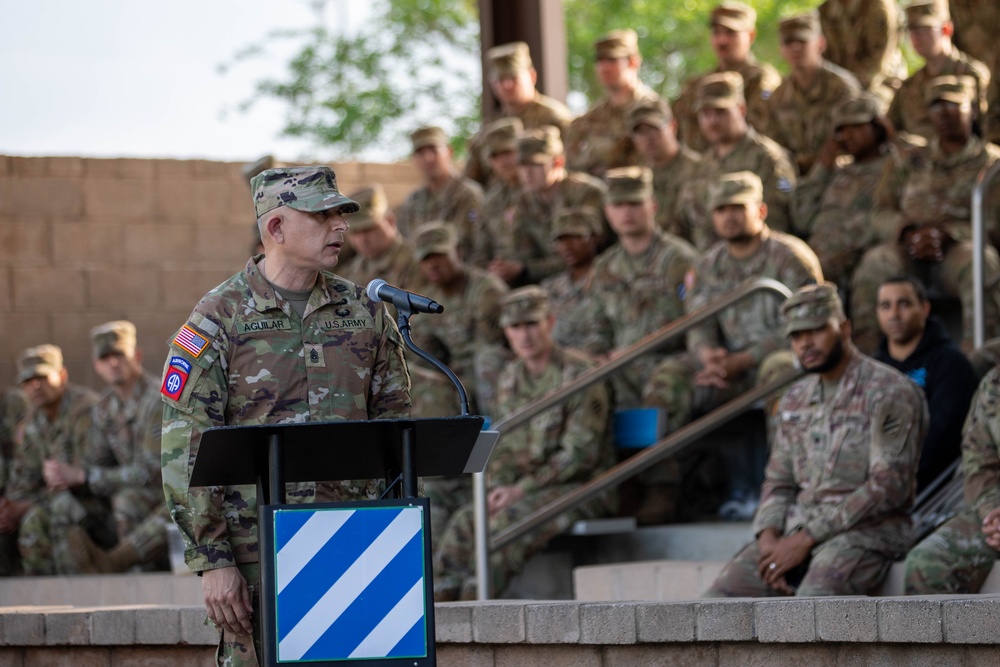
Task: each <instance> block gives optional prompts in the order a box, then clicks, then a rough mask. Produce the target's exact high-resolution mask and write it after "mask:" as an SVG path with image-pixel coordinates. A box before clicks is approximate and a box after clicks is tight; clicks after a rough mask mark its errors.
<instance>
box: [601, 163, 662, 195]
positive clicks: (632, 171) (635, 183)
mask: <svg viewBox="0 0 1000 667" xmlns="http://www.w3.org/2000/svg"><path fill="white" fill-rule="evenodd" d="M604 180H605V181H607V184H608V191H607V194H605V195H604V201H606V202H607V203H609V204H621V203H624V202H644V201H646V200H648V199H652V198H653V172H652V171H650V170H649V167H619V168H618V169H608V170H607V171H606V172H605V173H604Z"/></svg>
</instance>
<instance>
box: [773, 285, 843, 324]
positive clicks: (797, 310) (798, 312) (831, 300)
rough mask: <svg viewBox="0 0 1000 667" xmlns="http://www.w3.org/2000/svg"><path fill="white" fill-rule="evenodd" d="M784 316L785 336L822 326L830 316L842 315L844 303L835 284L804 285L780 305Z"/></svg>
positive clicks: (841, 316)
mask: <svg viewBox="0 0 1000 667" xmlns="http://www.w3.org/2000/svg"><path fill="white" fill-rule="evenodd" d="M781 314H782V315H783V316H784V318H785V336H786V337H787V336H791V335H792V334H793V333H795V332H796V331H808V330H810V329H819V328H821V327H823V326H824V325H825V324H826V323H827V322H828V321H829V320H830V318H831V317H838V318H841V319H843V317H844V304H843V303H841V301H840V296H839V295H838V294H837V286H836V285H834V284H833V283H829V282H825V283H820V284H818V285H806V286H805V287H803V288H801V289H800V290H799V291H797V292H796V293H795V294H793V295H792V296H790V297H788V300H787V301H785V303H784V304H783V305H782V306H781Z"/></svg>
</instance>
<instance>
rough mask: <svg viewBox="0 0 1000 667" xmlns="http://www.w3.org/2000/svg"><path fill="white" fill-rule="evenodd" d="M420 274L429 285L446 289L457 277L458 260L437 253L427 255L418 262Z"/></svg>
mask: <svg viewBox="0 0 1000 667" xmlns="http://www.w3.org/2000/svg"><path fill="white" fill-rule="evenodd" d="M420 273H421V275H423V277H424V280H426V281H427V282H429V283H430V284H432V285H438V286H440V287H447V286H448V285H451V284H452V283H454V282H455V280H456V279H457V278H458V276H459V273H460V272H459V265H458V259H457V258H456V257H452V256H451V255H442V254H438V253H434V254H433V255H427V256H426V257H424V258H423V259H422V260H420Z"/></svg>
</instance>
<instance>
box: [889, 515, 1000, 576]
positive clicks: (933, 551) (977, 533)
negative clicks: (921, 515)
mask: <svg viewBox="0 0 1000 667" xmlns="http://www.w3.org/2000/svg"><path fill="white" fill-rule="evenodd" d="M997 558H1000V553H997V551H996V550H995V549H993V548H992V547H991V546H990V545H988V544H986V539H985V538H984V537H983V531H982V522H981V521H980V520H979V515H978V514H977V513H976V511H975V510H970V509H966V510H963V511H962V512H961V513H960V514H958V515H957V516H955V517H953V518H952V519H950V520H949V521H948V522H947V523H945V524H944V525H943V526H940V527H939V528H938V529H937V530H935V531H934V532H933V533H931V534H930V535H928V536H927V537H925V538H924V539H923V540H922V541H921V542H920V543H919V544H917V546H915V547H913V549H911V550H910V553H909V554H908V555H907V556H906V574H905V579H904V581H905V591H906V594H907V595H930V594H936V593H942V594H951V593H978V592H979V589H980V588H982V586H983V582H984V581H986V577H987V576H989V574H990V570H991V569H992V568H993V564H994V563H995V562H996V560H997Z"/></svg>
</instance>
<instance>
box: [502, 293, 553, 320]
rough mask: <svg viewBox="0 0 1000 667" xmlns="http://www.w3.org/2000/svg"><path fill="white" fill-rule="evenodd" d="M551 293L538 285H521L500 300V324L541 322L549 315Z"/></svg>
mask: <svg viewBox="0 0 1000 667" xmlns="http://www.w3.org/2000/svg"><path fill="white" fill-rule="evenodd" d="M549 312H550V311H549V295H548V293H547V292H546V291H545V290H543V289H542V288H541V287H539V286H538V285H528V286H527V287H519V288H517V289H516V290H513V291H512V292H509V293H508V294H507V295H505V296H504V298H503V299H502V300H501V301H500V326H502V327H512V326H514V325H515V324H524V323H525V322H541V321H542V320H544V319H545V318H546V317H548V316H549Z"/></svg>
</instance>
